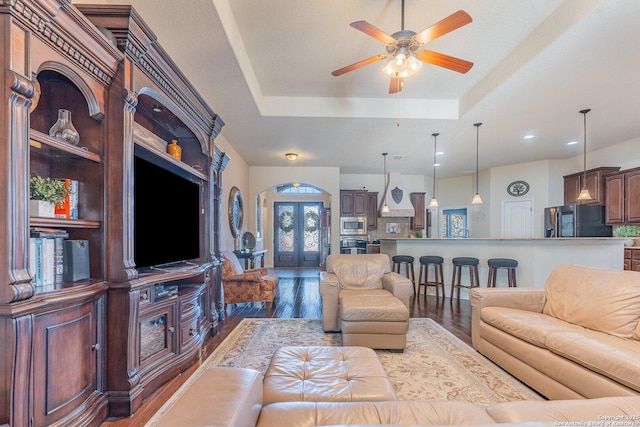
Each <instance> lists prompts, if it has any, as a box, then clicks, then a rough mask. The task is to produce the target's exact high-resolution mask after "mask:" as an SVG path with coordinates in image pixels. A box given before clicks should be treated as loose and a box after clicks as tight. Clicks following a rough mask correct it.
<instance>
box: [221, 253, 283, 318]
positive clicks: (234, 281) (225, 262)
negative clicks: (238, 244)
mask: <svg viewBox="0 0 640 427" xmlns="http://www.w3.org/2000/svg"><path fill="white" fill-rule="evenodd" d="M221 255H222V288H223V291H224V306H225V309H226V307H227V304H238V303H244V302H264V303H265V305H266V306H267V308H271V305H272V303H273V299H274V298H275V296H276V292H277V291H278V276H277V275H276V274H270V273H269V272H268V270H267V269H266V268H252V269H248V270H244V269H243V268H242V265H241V264H240V261H238V257H236V254H234V253H233V252H222V254H221Z"/></svg>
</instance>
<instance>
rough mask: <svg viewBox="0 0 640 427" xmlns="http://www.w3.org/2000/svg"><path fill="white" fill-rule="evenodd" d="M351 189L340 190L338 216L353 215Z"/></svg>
mask: <svg viewBox="0 0 640 427" xmlns="http://www.w3.org/2000/svg"><path fill="white" fill-rule="evenodd" d="M353 211H354V207H353V191H349V190H340V216H353Z"/></svg>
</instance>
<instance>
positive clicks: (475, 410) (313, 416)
mask: <svg viewBox="0 0 640 427" xmlns="http://www.w3.org/2000/svg"><path fill="white" fill-rule="evenodd" d="M493 422H494V421H493V419H492V418H491V417H490V416H489V415H488V414H487V412H486V411H485V410H484V409H483V408H481V407H480V406H477V405H474V404H473V403H469V402H459V401H454V400H432V401H420V402H417V401H416V402H413V401H387V402H279V403H272V404H271V405H266V406H264V407H263V408H262V411H261V412H260V418H259V420H258V424H257V427H281V426H296V427H315V426H328V425H343V424H344V425H360V424H362V425H379V424H383V425H387V424H391V425H394V424H399V425H404V426H411V425H421V424H424V425H461V424H492V423H493Z"/></svg>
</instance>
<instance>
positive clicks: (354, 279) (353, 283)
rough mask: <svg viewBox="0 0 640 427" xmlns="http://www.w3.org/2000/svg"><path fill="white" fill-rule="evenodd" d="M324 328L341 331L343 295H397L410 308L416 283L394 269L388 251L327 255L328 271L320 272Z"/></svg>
mask: <svg viewBox="0 0 640 427" xmlns="http://www.w3.org/2000/svg"><path fill="white" fill-rule="evenodd" d="M320 295H321V296H322V328H323V329H324V331H325V332H330V331H331V332H336V331H340V320H341V319H340V312H339V305H340V298H341V297H344V296H358V297H362V296H372V297H382V298H385V297H388V296H393V297H396V298H397V299H398V300H400V302H402V304H403V305H404V306H405V307H406V308H407V310H409V309H410V302H411V297H412V296H413V283H411V281H410V280H409V279H407V278H406V277H404V276H402V275H400V274H398V273H395V272H393V271H391V261H390V260H389V256H388V255H386V254H359V255H351V254H333V255H329V256H328V257H327V264H326V270H325V271H321V272H320Z"/></svg>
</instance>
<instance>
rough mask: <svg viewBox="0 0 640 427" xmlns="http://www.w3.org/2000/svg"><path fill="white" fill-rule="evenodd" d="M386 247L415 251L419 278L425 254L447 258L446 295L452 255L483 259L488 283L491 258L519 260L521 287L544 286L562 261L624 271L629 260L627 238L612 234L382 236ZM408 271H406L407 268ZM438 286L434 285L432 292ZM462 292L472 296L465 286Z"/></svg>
mask: <svg viewBox="0 0 640 427" xmlns="http://www.w3.org/2000/svg"><path fill="white" fill-rule="evenodd" d="M380 252H381V253H384V254H387V255H389V257H392V256H393V255H411V256H413V257H414V258H415V262H414V268H415V274H416V281H417V280H418V273H419V271H420V257H421V256H423V255H438V256H441V257H443V258H444V264H443V270H444V283H445V295H446V296H449V295H450V292H451V276H452V274H453V267H452V264H451V260H452V258H455V257H475V258H478V259H479V260H480V264H479V265H478V272H479V274H480V286H482V287H486V286H487V276H488V273H489V268H488V267H487V260H488V259H489V258H513V259H515V260H517V261H518V268H517V269H516V279H517V282H518V287H522V288H525V287H526V288H540V289H542V288H544V286H545V283H546V281H547V277H548V276H549V274H550V273H551V271H552V270H553V269H554V268H555V267H556V266H558V265H560V264H579V265H586V266H590V267H601V268H609V269H615V270H622V269H623V265H624V239H619V238H611V237H579V238H554V239H485V238H478V239H475V238H470V239H418V238H415V239H413V238H398V239H381V240H380ZM467 270H468V269H467V268H464V269H463V273H462V283H469V275H468V272H467ZM403 273H404V270H403ZM496 286H498V287H504V286H506V271H505V270H504V269H500V270H498V280H497V281H496ZM432 290H433V288H429V291H432ZM460 297H461V298H464V299H467V298H468V292H467V290H466V289H462V290H461V293H460Z"/></svg>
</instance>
